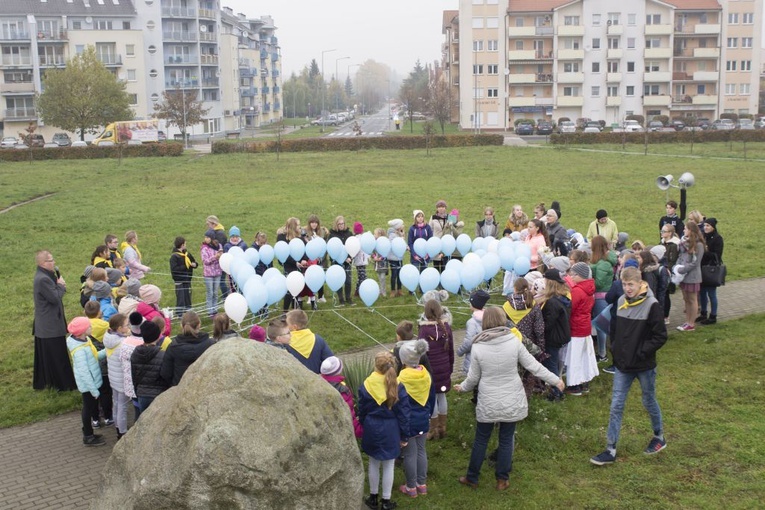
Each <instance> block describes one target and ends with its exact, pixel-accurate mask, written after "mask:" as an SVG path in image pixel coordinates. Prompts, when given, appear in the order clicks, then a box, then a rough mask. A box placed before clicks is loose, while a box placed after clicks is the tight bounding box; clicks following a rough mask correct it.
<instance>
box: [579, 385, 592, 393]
mask: <svg viewBox="0 0 765 510" xmlns="http://www.w3.org/2000/svg"><path fill="white" fill-rule="evenodd" d="M580 389H581V391H582V394H583V395H587V394H588V393H589V392H590V383H584V384H582V385H581V387H580Z"/></svg>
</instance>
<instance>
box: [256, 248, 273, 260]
mask: <svg viewBox="0 0 765 510" xmlns="http://www.w3.org/2000/svg"><path fill="white" fill-rule="evenodd" d="M258 254H260V261H261V262H262V263H264V264H265V265H268V264H270V263H271V262H273V261H274V248H273V246H271V245H270V244H264V245H263V246H261V247H260V249H259V250H258Z"/></svg>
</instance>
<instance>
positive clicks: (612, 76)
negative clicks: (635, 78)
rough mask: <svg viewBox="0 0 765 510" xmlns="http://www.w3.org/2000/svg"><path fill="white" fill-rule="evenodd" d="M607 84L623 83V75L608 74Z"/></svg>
mask: <svg viewBox="0 0 765 510" xmlns="http://www.w3.org/2000/svg"><path fill="white" fill-rule="evenodd" d="M606 81H607V82H616V81H622V73H606Z"/></svg>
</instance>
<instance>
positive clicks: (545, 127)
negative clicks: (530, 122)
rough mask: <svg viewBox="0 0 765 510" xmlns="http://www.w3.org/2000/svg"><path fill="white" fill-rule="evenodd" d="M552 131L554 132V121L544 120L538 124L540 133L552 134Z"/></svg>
mask: <svg viewBox="0 0 765 510" xmlns="http://www.w3.org/2000/svg"><path fill="white" fill-rule="evenodd" d="M552 132H553V125H552V122H546V121H542V122H540V123H539V124H537V134H538V135H551V134H552Z"/></svg>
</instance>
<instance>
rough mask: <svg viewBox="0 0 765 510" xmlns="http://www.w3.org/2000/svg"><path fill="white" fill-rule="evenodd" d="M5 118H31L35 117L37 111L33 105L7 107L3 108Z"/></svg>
mask: <svg viewBox="0 0 765 510" xmlns="http://www.w3.org/2000/svg"><path fill="white" fill-rule="evenodd" d="M5 118H6V119H14V120H33V119H36V118H37V112H36V111H35V109H34V107H28V108H7V109H6V110H5Z"/></svg>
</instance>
